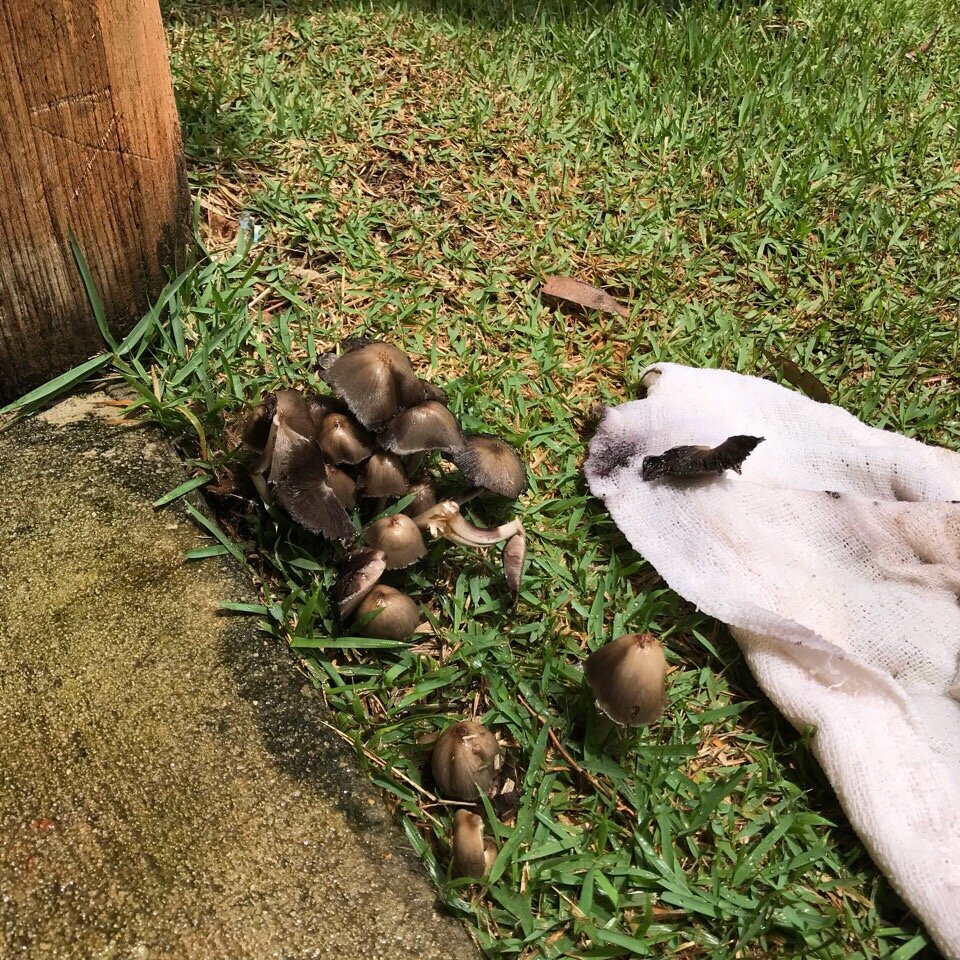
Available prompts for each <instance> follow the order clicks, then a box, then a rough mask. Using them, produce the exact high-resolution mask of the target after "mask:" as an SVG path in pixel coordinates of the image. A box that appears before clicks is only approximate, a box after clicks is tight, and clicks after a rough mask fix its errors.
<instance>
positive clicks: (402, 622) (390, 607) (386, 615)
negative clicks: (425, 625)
mask: <svg viewBox="0 0 960 960" xmlns="http://www.w3.org/2000/svg"><path fill="white" fill-rule="evenodd" d="M371 614H372V616H371V618H370V619H369V620H367V619H366V618H367V617H368V616H370V615H371ZM354 623H355V625H356V626H355V629H356V630H357V632H358V633H360V635H361V636H364V637H376V638H378V639H380V640H409V639H410V637H412V636H413V634H414V633H415V632H416V629H417V627H418V625H419V624H420V608H419V607H418V606H417V605H416V604H415V603H414V602H413V601H412V600H411V599H410V598H409V597H408V596H407V595H406V594H404V593H401V592H400V591H399V590H394V589H393V587H388V586H387V585H386V584H383V583H378V584H377V585H376V586H375V587H374V588H373V589H372V590H370V592H369V593H367V595H366V596H365V597H364V598H363V600H361V601H360V604H359V606H358V607H357V612H356V614H355V615H354Z"/></svg>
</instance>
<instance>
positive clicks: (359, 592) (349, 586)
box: [337, 548, 387, 619]
mask: <svg viewBox="0 0 960 960" xmlns="http://www.w3.org/2000/svg"><path fill="white" fill-rule="evenodd" d="M386 569H387V558H386V557H385V556H384V554H383V551H382V550H370V549H367V548H364V549H361V550H355V551H354V552H353V553H351V554H350V555H349V556H348V557H347V565H346V567H345V568H344V570H343V573H342V574H341V575H340V579H339V580H338V581H337V605H338V608H339V610H340V618H341V619H344V618H345V617H348V616H349V615H350V614H351V613H353V611H354V610H356V608H357V607H358V606H359V605H360V601H361V600H363V598H364V597H365V596H366V595H367V594H368V593H369V592H370V591H371V590H372V589H373V588H374V587H375V586H376V584H377V581H378V580H379V579H380V577H381V576H382V574H383V571H384V570H386Z"/></svg>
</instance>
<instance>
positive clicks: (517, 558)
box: [503, 527, 527, 598]
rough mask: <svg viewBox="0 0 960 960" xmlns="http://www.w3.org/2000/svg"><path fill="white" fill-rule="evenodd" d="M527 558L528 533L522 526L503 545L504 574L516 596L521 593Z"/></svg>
mask: <svg viewBox="0 0 960 960" xmlns="http://www.w3.org/2000/svg"><path fill="white" fill-rule="evenodd" d="M526 560H527V535H526V533H524V530H523V527H521V528H520V530H519V531H517V533H515V534H514V535H513V536H512V537H511V538H510V539H509V540H508V541H507V542H506V543H505V544H504V545H503V575H504V578H505V579H506V581H507V586H508V587H509V588H510V592H511V593H512V594H513V596H514V598H516V597H518V596H519V595H520V584H521V582H522V580H523V565H524V564H525V563H526Z"/></svg>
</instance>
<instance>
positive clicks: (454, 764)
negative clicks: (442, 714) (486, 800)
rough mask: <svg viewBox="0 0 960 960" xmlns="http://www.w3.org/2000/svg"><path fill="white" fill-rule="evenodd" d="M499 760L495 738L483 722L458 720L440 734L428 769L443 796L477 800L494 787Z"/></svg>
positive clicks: (497, 744) (500, 760)
mask: <svg viewBox="0 0 960 960" xmlns="http://www.w3.org/2000/svg"><path fill="white" fill-rule="evenodd" d="M501 762H502V758H501V756H500V744H499V743H497V738H496V737H495V736H494V735H493V734H492V733H491V732H490V731H489V730H487V728H486V727H484V726H483V724H481V723H476V722H475V721H473V720H461V721H460V722H459V723H455V724H453V726H451V727H447V729H446V730H444V731H443V733H442V734H440V737H439V739H438V740H437V742H436V744H435V745H434V748H433V755H432V757H431V758H430V769H431V770H432V771H433V779H434V780H436V782H437V786H438V787H439V788H440V792H441V793H442V794H443V795H444V796H446V797H451V798H453V799H455V800H476V799H477V797H478V796H480V794H481V793H489V791H490V790H491V788H492V787H493V785H494V780H495V778H496V774H497V771H498V770H499V769H500V765H501Z"/></svg>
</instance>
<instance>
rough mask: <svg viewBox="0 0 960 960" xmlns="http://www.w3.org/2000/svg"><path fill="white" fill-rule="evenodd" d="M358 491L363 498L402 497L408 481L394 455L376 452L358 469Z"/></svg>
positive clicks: (407, 486)
mask: <svg viewBox="0 0 960 960" xmlns="http://www.w3.org/2000/svg"><path fill="white" fill-rule="evenodd" d="M360 489H361V494H360V495H361V496H363V497H402V496H405V495H406V493H407V491H408V490H409V489H410V481H409V480H408V479H407V473H406V471H405V470H404V469H403V464H402V463H401V462H400V458H399V457H398V456H397V455H396V454H395V453H385V452H383V451H378V452H377V453H375V454H373V456H372V457H370V459H369V460H367V462H366V463H364V465H363V466H362V467H361V468H360Z"/></svg>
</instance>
